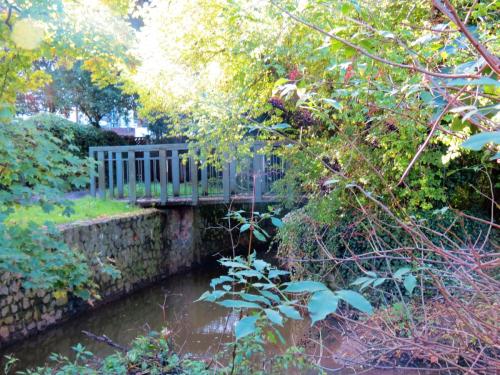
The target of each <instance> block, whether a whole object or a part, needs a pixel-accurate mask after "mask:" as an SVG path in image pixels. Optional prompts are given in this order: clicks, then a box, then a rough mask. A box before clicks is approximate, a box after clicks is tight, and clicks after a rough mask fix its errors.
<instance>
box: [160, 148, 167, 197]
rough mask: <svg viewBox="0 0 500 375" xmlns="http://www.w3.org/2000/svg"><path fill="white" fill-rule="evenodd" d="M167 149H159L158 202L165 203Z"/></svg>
mask: <svg viewBox="0 0 500 375" xmlns="http://www.w3.org/2000/svg"><path fill="white" fill-rule="evenodd" d="M167 177H168V176H167V151H166V150H160V203H161V204H163V205H164V204H166V203H167V188H168V185H167Z"/></svg>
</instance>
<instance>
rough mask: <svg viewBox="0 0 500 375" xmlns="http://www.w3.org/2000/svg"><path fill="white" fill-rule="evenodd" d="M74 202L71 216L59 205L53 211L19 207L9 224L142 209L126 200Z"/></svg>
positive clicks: (69, 219) (86, 217)
mask: <svg viewBox="0 0 500 375" xmlns="http://www.w3.org/2000/svg"><path fill="white" fill-rule="evenodd" d="M72 202H73V210H74V213H73V214H71V215H70V216H67V215H64V214H63V209H62V208H59V207H58V208H55V209H54V210H52V211H51V212H44V211H43V209H42V208H41V207H40V206H31V207H19V208H17V209H16V211H15V212H13V213H12V214H10V215H9V217H8V218H7V224H9V225H21V226H26V225H27V224H28V223H29V222H30V221H31V222H34V223H36V224H39V225H43V224H44V223H45V222H47V221H49V222H51V223H54V224H64V223H70V222H73V221H79V220H91V219H97V218H103V217H109V216H113V215H118V214H122V213H127V212H136V211H139V210H141V208H140V207H137V206H133V205H130V204H128V203H126V202H118V201H112V200H100V199H96V198H92V197H84V198H80V199H75V200H74V201H72Z"/></svg>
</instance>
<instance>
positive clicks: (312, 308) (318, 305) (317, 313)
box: [307, 290, 339, 325]
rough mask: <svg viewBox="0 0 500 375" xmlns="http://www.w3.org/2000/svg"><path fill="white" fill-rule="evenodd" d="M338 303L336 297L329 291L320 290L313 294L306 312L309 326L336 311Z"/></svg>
mask: <svg viewBox="0 0 500 375" xmlns="http://www.w3.org/2000/svg"><path fill="white" fill-rule="evenodd" d="M338 303H339V299H338V297H337V296H336V295H335V294H333V293H332V292H331V291H330V290H322V291H319V292H316V293H314V294H313V295H312V297H311V299H310V300H309V303H308V304H307V310H308V311H309V315H310V317H311V325H313V324H314V323H316V322H317V321H318V320H323V319H325V318H326V316H327V315H328V314H331V313H334V312H335V311H337V306H338Z"/></svg>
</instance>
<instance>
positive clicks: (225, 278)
mask: <svg viewBox="0 0 500 375" xmlns="http://www.w3.org/2000/svg"><path fill="white" fill-rule="evenodd" d="M227 281H229V282H232V281H234V279H233V278H232V277H229V276H221V277H216V278H215V279H212V280H210V287H211V288H215V287H216V286H217V285H219V284H222V283H225V282H227Z"/></svg>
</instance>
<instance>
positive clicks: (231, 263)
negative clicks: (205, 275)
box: [219, 260, 250, 268]
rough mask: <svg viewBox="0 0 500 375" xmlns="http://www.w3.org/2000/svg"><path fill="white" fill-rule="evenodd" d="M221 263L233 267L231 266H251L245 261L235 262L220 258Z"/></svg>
mask: <svg viewBox="0 0 500 375" xmlns="http://www.w3.org/2000/svg"><path fill="white" fill-rule="evenodd" d="M219 263H220V264H222V265H223V266H224V267H231V268H250V267H248V265H246V264H245V263H240V262H234V261H232V260H220V261H219Z"/></svg>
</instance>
